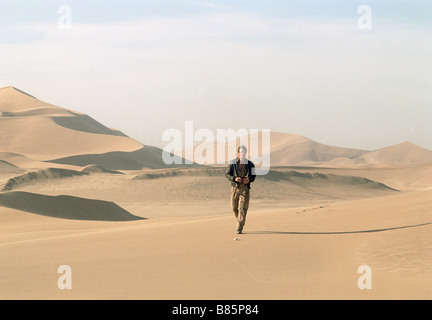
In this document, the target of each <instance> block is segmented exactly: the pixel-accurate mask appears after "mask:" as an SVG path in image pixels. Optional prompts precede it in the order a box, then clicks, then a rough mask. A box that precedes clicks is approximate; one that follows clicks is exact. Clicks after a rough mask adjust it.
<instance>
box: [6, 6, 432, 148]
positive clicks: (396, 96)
mask: <svg viewBox="0 0 432 320" xmlns="http://www.w3.org/2000/svg"><path fill="white" fill-rule="evenodd" d="M9 32H12V33H17V34H18V33H20V34H25V35H27V37H26V39H31V40H28V41H26V42H25V43H20V44H19V45H18V44H3V45H0V73H1V75H2V76H1V81H2V82H5V81H8V83H2V85H14V86H17V87H20V86H21V89H23V90H28V89H27V88H34V90H35V91H36V89H37V91H38V92H41V93H43V94H42V95H43V97H47V98H46V99H45V100H49V101H48V102H53V103H58V104H60V105H63V106H64V104H65V102H64V101H65V100H67V101H68V102H67V104H68V106H70V107H72V106H73V107H74V108H76V109H79V110H80V111H82V112H86V113H89V114H90V115H91V116H94V117H95V118H96V119H98V120H100V121H101V122H103V123H105V124H107V125H109V126H112V127H117V128H119V129H121V130H123V131H125V132H126V133H127V134H129V135H131V136H133V137H135V138H137V139H138V140H140V141H143V142H145V143H149V144H154V145H157V144H158V143H159V144H160V138H161V132H163V131H164V130H165V129H166V128H176V127H181V126H182V124H183V123H184V121H185V120H194V122H195V123H196V124H197V125H199V126H200V127H207V128H210V129H211V130H215V129H216V128H235V126H236V123H238V121H237V120H236V119H235V117H238V118H239V119H240V118H241V115H242V114H244V113H245V112H249V114H250V117H249V118H248V119H247V121H248V126H250V127H251V128H257V129H259V128H270V129H274V130H279V131H286V132H292V133H298V134H304V135H306V136H308V137H310V138H314V139H315V140H318V141H322V142H325V143H329V144H334V145H346V146H350V147H362V148H371V149H372V148H375V147H379V146H385V145H388V144H391V143H397V142H399V140H400V139H402V141H405V140H414V141H413V142H416V143H419V144H423V145H424V146H426V147H429V148H432V145H431V144H430V142H428V141H426V138H422V137H421V136H424V135H425V134H429V136H430V133H431V132H430V131H428V130H430V129H429V126H426V123H425V120H426V119H428V115H429V114H430V103H431V96H430V93H428V92H430V90H428V88H429V89H430V86H431V74H432V72H431V71H432V70H431V66H432V61H431V60H432V58H431V57H432V54H431V53H432V51H431V44H430V41H429V40H428V39H429V34H428V32H427V30H421V29H418V28H414V27H413V26H410V25H406V26H399V27H395V26H393V27H391V28H385V29H384V28H381V29H380V28H376V29H372V30H369V31H360V30H359V29H358V27H357V21H356V19H352V20H338V21H335V22H329V21H320V20H310V19H299V18H293V19H289V18H286V19H281V18H278V19H276V18H267V17H262V16H258V15H256V14H245V13H216V14H208V15H195V16H189V17H182V18H175V17H152V18H147V19H139V20H136V21H128V22H118V23H101V24H79V23H73V24H72V28H71V29H68V30H62V29H59V28H57V27H56V26H55V25H53V24H49V25H48V24H39V25H37V24H34V25H32V26H29V27H14V28H10V30H9ZM29 35H33V36H32V37H29ZM30 93H31V94H35V95H37V93H35V92H30ZM43 97H41V98H43ZM412 108H415V110H416V111H415V112H414V111H413V110H414V109H412ZM392 112H394V114H392ZM413 112H414V113H416V115H415V116H413V115H412V113H413ZM227 114H232V115H233V117H231V118H230V117H227V116H226V115H227ZM407 115H410V117H407ZM233 118H234V119H233ZM157 119H164V120H163V121H158V120H157ZM407 119H408V120H407ZM403 121H410V122H411V126H410V127H412V124H413V123H415V122H416V121H417V130H416V132H414V133H415V134H416V135H414V133H413V132H412V131H410V132H396V131H397V129H396V128H401V127H402V128H403V127H405V126H401V125H400V124H401V123H402V122H403ZM380 123H381V126H380ZM382 123H384V125H382ZM378 126H380V127H379V128H378V129H377V128H376V129H373V128H372V127H378ZM242 127H244V126H242ZM347 130H348V131H349V132H347ZM151 133H152V134H153V136H151ZM415 139H418V140H417V141H416V140H415ZM323 140H324V141H323ZM353 141H354V142H353Z"/></svg>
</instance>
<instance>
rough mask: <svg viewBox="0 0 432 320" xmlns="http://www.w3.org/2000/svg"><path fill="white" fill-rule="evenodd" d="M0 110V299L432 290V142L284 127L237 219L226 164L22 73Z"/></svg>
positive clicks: (385, 295) (331, 295) (416, 294)
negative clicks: (181, 157)
mask: <svg viewBox="0 0 432 320" xmlns="http://www.w3.org/2000/svg"><path fill="white" fill-rule="evenodd" d="M0 111H1V113H0V137H1V140H0V251H1V255H0V274H1V276H0V299H150V300H153V299H162V300H168V299H169V300H172V299H193V300H201V299H214V300H222V299H235V300H242V299H258V300H268V299H275V300H285V299H431V298H432V237H431V231H432V230H431V229H432V216H431V212H432V201H431V199H432V160H431V158H429V157H430V155H431V154H432V151H429V150H426V149H423V148H420V147H418V146H416V145H413V144H411V143H401V144H400V145H397V146H390V147H388V148H383V149H380V150H355V149H349V148H339V147H332V146H325V145H323V144H320V143H318V142H314V141H312V140H309V139H307V138H305V137H301V136H298V135H291V134H284V133H272V150H271V158H272V167H271V170H270V172H269V173H268V174H267V175H266V176H259V177H258V178H257V180H256V181H255V182H254V183H253V185H252V193H251V197H252V198H251V205H250V210H249V212H248V218H247V223H246V227H245V230H244V233H243V234H241V235H237V234H236V233H235V219H234V216H233V214H232V212H231V208H230V204H229V192H230V190H229V183H228V181H227V180H226V179H225V177H224V174H223V173H224V168H220V167H209V166H205V167H200V166H195V165H192V166H183V167H167V166H165V165H164V164H163V163H162V161H161V150H160V149H158V148H156V147H152V146H144V145H142V144H140V143H139V142H138V141H136V140H134V139H132V138H130V137H127V136H126V135H124V134H122V133H121V132H119V131H118V130H114V129H109V128H107V127H105V126H103V125H102V124H100V123H98V122H97V121H95V120H93V119H91V118H90V117H88V116H86V115H85V114H82V113H79V112H76V111H71V110H68V109H64V108H60V107H56V106H52V105H49V104H47V103H44V102H42V101H40V100H38V99H36V98H34V97H32V96H31V95H29V94H26V93H23V92H22V91H20V90H18V89H16V88H13V87H8V88H3V89H0ZM273 142H274V144H273ZM311 155H312V156H311ZM63 265H66V266H69V267H70V269H71V271H72V278H71V284H72V289H65V290H61V289H60V288H59V287H58V280H59V278H60V277H61V274H59V273H58V268H59V267H60V266H63ZM361 266H369V267H370V270H371V278H370V284H371V288H370V289H367V288H366V289H361V288H359V285H358V282H359V279H360V278H361V277H362V273H359V267H361Z"/></svg>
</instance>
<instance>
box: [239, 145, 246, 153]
mask: <svg viewBox="0 0 432 320" xmlns="http://www.w3.org/2000/svg"><path fill="white" fill-rule="evenodd" d="M240 149H243V150H244V151H245V152H247V148H246V146H245V145H242V146H240V147H238V148H237V153H239V152H240Z"/></svg>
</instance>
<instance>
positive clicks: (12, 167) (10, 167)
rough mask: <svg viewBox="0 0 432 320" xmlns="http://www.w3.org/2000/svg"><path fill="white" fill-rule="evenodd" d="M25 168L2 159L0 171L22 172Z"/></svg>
mask: <svg viewBox="0 0 432 320" xmlns="http://www.w3.org/2000/svg"><path fill="white" fill-rule="evenodd" d="M21 171H24V170H23V169H21V168H19V167H17V166H15V165H13V164H12V163H10V162H8V161H4V160H0V172H1V173H14V172H21Z"/></svg>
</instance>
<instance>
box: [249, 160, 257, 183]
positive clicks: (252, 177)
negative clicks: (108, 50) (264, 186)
mask: <svg viewBox="0 0 432 320" xmlns="http://www.w3.org/2000/svg"><path fill="white" fill-rule="evenodd" d="M249 170H250V174H249V181H250V182H254V181H255V178H256V173H255V164H254V163H253V162H250V167H249Z"/></svg>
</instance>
